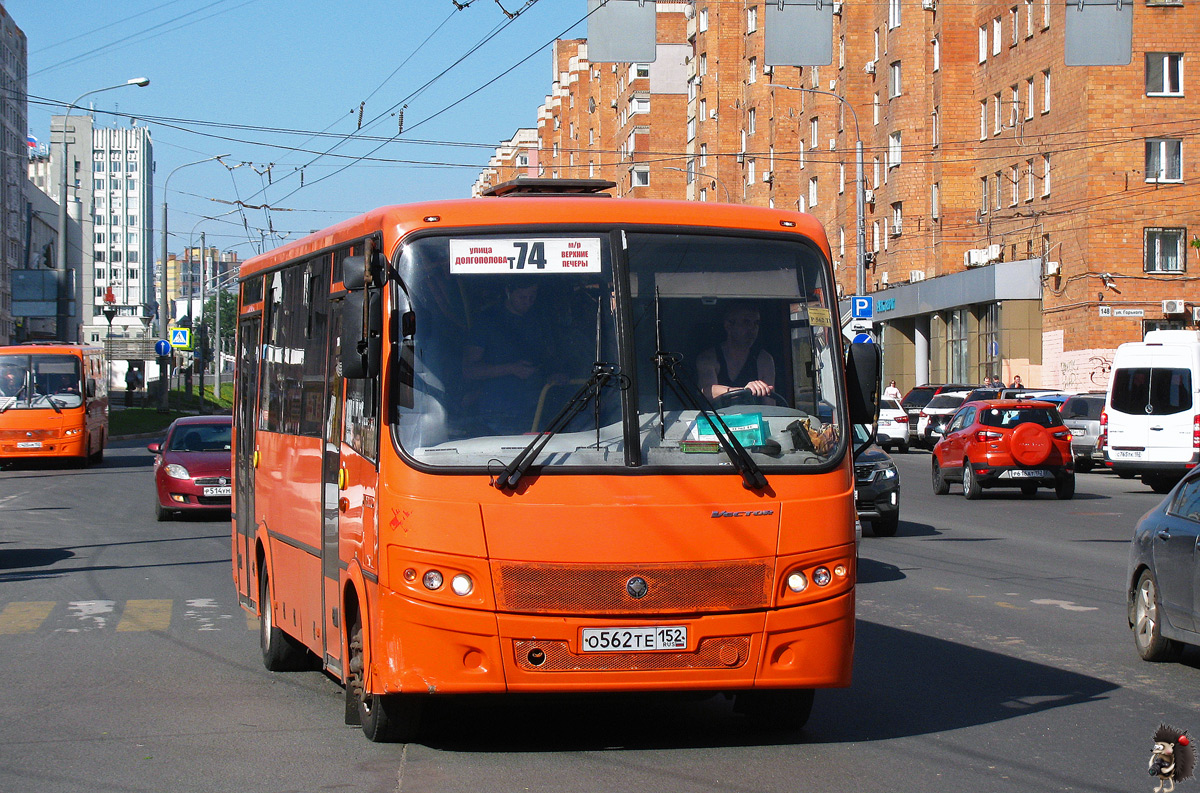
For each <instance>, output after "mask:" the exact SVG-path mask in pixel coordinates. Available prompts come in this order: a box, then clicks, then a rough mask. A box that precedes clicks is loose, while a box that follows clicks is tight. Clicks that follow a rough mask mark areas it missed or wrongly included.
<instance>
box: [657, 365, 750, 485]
mask: <svg viewBox="0 0 1200 793" xmlns="http://www.w3.org/2000/svg"><path fill="white" fill-rule="evenodd" d="M681 360H683V356H682V355H680V354H679V353H677V352H663V351H662V350H659V351H658V352H657V353H655V354H654V365H655V366H656V367H658V379H659V383H660V385H661V383H663V382H666V384H667V385H668V386H670V388H671V390H672V391H674V392H675V396H677V397H679V399H680V401H681V402H683V404H685V405H687V406H688V408H689V409H691V410H695V411H696V412H697V413H698V414H699V415H702V416H704V418H706V419H708V423H709V426H711V427H712V429H713V435H714V436H715V437H716V439H717V442H718V443H719V444H720V445H721V449H722V450H724V452H725V454H726V456H728V457H729V461H730V462H731V463H733V467H734V468H735V469H737V472H738V473H739V474H741V475H742V487H744V488H746V489H747V490H765V489H766V488H767V477H766V476H765V475H764V474H763V472H762V469H761V468H759V467H758V463H756V462H754V459H753V458H751V457H750V454H749V452H747V451H746V447H745V446H743V445H742V443H741V441H739V440H738V439H737V436H735V435H734V434H733V431H732V430H730V429H729V427H728V425H726V424H725V420H724V419H722V418H721V414H720V413H718V412H717V409H716V408H715V407H713V404H712V402H710V401H709V400H708V397H706V396H705V395H704V392H703V391H701V390H700V387H699V386H697V385H694V384H691V383H687V382H685V381H684V380H683V379H682V378H680V376H679V373H678V372H677V371H675V369H676V367H678V365H679V362H680V361H681ZM664 375H665V377H664ZM696 397H699V399H697V398H696ZM701 400H703V402H701ZM697 420H699V419H697Z"/></svg>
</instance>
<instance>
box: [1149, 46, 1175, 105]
mask: <svg viewBox="0 0 1200 793" xmlns="http://www.w3.org/2000/svg"><path fill="white" fill-rule="evenodd" d="M1182 69H1183V55H1182V54H1181V53H1178V52H1147V53H1146V96H1183V78H1182Z"/></svg>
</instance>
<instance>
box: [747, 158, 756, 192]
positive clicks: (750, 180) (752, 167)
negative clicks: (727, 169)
mask: <svg viewBox="0 0 1200 793" xmlns="http://www.w3.org/2000/svg"><path fill="white" fill-rule="evenodd" d="M756 170H757V165H756V163H755V162H754V158H753V157H751V158H750V159H748V160H746V186H747V187H750V186H752V185H753V184H754V175H755V172H756Z"/></svg>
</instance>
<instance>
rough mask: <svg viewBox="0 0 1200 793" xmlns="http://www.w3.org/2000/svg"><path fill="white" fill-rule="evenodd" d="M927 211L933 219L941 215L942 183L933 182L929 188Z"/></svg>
mask: <svg viewBox="0 0 1200 793" xmlns="http://www.w3.org/2000/svg"><path fill="white" fill-rule="evenodd" d="M929 211H930V214H931V215H932V217H933V219H934V220H937V219H938V218H940V217H941V216H942V184H941V182H934V183H933V185H932V186H931V187H930V188H929Z"/></svg>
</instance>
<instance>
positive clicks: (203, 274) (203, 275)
mask: <svg viewBox="0 0 1200 793" xmlns="http://www.w3.org/2000/svg"><path fill="white" fill-rule="evenodd" d="M207 264H208V250H207V249H206V247H205V244H204V232H203V231H202V232H200V325H199V336H197V338H196V343H197V344H198V345H199V348H200V357H201V365H200V413H201V414H203V413H204V370H205V369H207V368H208V356H206V355H205V354H204V353H205V346H204V340H205V338H206V336H205V333H204V296H205V292H206V291H207V288H208V275H207V270H206V265H207ZM193 324H195V323H193ZM193 360H195V358H193Z"/></svg>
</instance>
